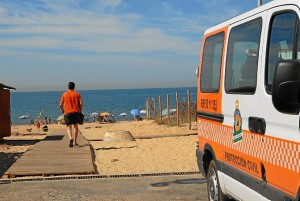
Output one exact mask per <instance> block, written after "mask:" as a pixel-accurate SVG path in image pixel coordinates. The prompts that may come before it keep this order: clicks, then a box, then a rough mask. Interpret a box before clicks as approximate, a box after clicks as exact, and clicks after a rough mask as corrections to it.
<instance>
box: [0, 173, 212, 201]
mask: <svg viewBox="0 0 300 201" xmlns="http://www.w3.org/2000/svg"><path fill="white" fill-rule="evenodd" d="M0 200H5V201H6V200H7V201H8V200H9V201H14V200H18V201H19V200H21V201H27V200H30V201H32V200H84V201H85V200H104V201H105V200H109V201H111V200H112V201H116V200H118V201H119V200H122V201H123V200H124V201H127V200H142V201H148V200H149V201H150V200H151V201H152V200H154V201H158V200H163V201H168V200H170V201H171V200H172V201H173V200H203V201H204V200H205V201H207V200H208V198H207V192H206V180H205V179H203V178H202V177H201V176H200V175H183V176H146V177H130V178H124V177H123V178H92V179H67V180H66V179H62V180H53V181H25V182H12V183H7V184H0Z"/></svg>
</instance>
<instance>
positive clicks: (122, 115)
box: [119, 112, 127, 117]
mask: <svg viewBox="0 0 300 201" xmlns="http://www.w3.org/2000/svg"><path fill="white" fill-rule="evenodd" d="M119 116H121V117H125V116H127V113H125V112H123V113H121V114H120V115H119Z"/></svg>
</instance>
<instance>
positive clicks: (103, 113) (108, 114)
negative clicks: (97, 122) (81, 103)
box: [100, 112, 113, 117]
mask: <svg viewBox="0 0 300 201" xmlns="http://www.w3.org/2000/svg"><path fill="white" fill-rule="evenodd" d="M100 116H101V117H105V116H113V115H112V114H110V113H109V112H101V113H100Z"/></svg>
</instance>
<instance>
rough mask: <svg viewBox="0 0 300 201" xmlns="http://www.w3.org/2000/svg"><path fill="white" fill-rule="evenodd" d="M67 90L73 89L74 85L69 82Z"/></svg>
mask: <svg viewBox="0 0 300 201" xmlns="http://www.w3.org/2000/svg"><path fill="white" fill-rule="evenodd" d="M68 88H69V89H71V90H73V89H75V83H74V82H69V84H68Z"/></svg>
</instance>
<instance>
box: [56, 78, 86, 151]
mask: <svg viewBox="0 0 300 201" xmlns="http://www.w3.org/2000/svg"><path fill="white" fill-rule="evenodd" d="M68 89H69V90H68V91H66V92H64V93H63V94H62V96H61V100H60V104H59V107H60V109H61V112H62V113H63V114H64V119H65V124H66V125H67V133H68V136H69V139H70V144H69V147H73V145H78V144H77V136H78V123H79V122H80V114H81V113H82V108H83V101H82V98H81V95H80V94H79V93H78V92H76V91H74V89H75V83H74V82H69V84H68ZM72 125H73V127H74V136H73V131H72V130H73V129H72Z"/></svg>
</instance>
